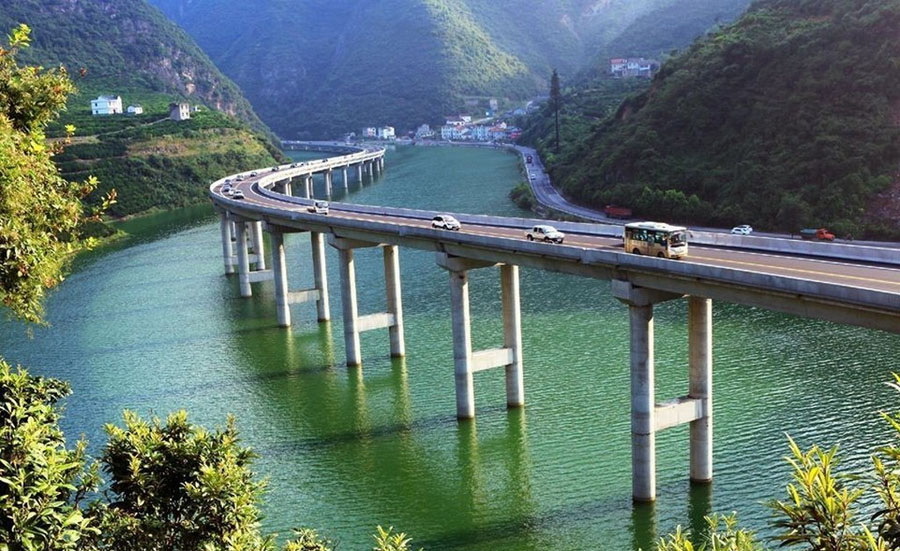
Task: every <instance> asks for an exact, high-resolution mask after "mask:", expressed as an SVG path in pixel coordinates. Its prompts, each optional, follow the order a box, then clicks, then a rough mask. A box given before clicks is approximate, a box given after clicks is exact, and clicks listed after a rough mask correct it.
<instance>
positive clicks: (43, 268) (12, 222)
mask: <svg viewBox="0 0 900 551" xmlns="http://www.w3.org/2000/svg"><path fill="white" fill-rule="evenodd" d="M29 37H30V29H29V28H28V27H27V26H25V25H22V26H19V27H18V28H16V30H15V31H13V33H12V35H11V36H10V37H9V42H10V49H3V48H0V184H2V185H0V298H2V301H3V304H4V305H5V306H7V307H8V308H9V309H10V310H11V311H12V312H13V313H14V314H15V315H17V316H19V317H21V318H23V319H25V320H27V321H31V322H38V321H40V320H41V317H42V313H43V306H42V299H43V297H44V293H45V291H46V289H47V288H50V287H53V286H54V285H56V284H58V283H59V282H60V281H61V280H62V277H63V275H62V272H63V267H64V264H65V262H66V261H67V260H68V259H69V257H70V255H71V254H72V253H73V252H74V251H76V250H77V249H78V248H79V247H80V246H81V245H82V243H80V242H79V241H78V239H77V233H78V227H79V225H80V224H81V222H82V221H83V218H84V217H83V216H82V207H81V202H80V198H81V197H83V196H84V195H86V194H87V193H90V192H91V191H92V190H93V188H94V187H95V186H96V180H94V179H93V178H85V179H84V180H83V181H67V180H65V179H63V178H61V177H60V175H59V173H58V172H57V169H56V167H55V166H54V165H53V161H52V159H51V156H52V154H53V150H52V149H51V148H50V147H48V146H47V144H46V140H45V137H44V130H43V128H44V126H45V125H46V124H47V123H48V122H49V121H51V120H52V119H53V118H54V117H55V116H56V115H57V113H58V112H59V111H60V110H61V109H63V108H64V107H65V102H66V99H67V98H68V96H69V94H71V93H72V91H73V90H74V87H73V85H72V83H71V81H70V80H69V78H68V75H67V74H66V72H65V71H64V70H62V69H57V70H50V71H44V70H41V69H40V68H37V67H29V66H24V67H20V66H19V65H18V64H17V62H16V59H15V55H16V54H17V53H18V52H19V50H20V49H21V48H25V47H27V46H28V44H29V40H30V38H29ZM101 203H102V201H101Z"/></svg>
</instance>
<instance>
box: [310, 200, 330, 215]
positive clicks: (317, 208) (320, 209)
mask: <svg viewBox="0 0 900 551" xmlns="http://www.w3.org/2000/svg"><path fill="white" fill-rule="evenodd" d="M306 210H308V211H309V212H314V213H316V214H328V201H313V204H312V205H310V206H308V207H306Z"/></svg>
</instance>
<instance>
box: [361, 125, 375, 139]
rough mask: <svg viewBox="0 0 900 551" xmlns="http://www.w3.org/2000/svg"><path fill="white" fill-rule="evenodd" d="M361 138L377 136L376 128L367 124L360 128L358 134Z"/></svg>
mask: <svg viewBox="0 0 900 551" xmlns="http://www.w3.org/2000/svg"><path fill="white" fill-rule="evenodd" d="M360 136H361V137H363V138H377V137H378V129H377V128H375V127H374V126H367V127H365V128H363V129H362V133H361V134H360Z"/></svg>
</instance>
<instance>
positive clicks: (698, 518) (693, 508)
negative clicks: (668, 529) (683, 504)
mask: <svg viewBox="0 0 900 551" xmlns="http://www.w3.org/2000/svg"><path fill="white" fill-rule="evenodd" d="M712 489H713V485H712V484H711V483H708V482H704V483H693V484H691V487H690V490H689V491H688V519H690V520H689V521H690V523H691V525H690V527H691V534H692V535H693V536H692V538H691V539H692V541H693V542H694V543H695V544H698V543H699V542H700V538H701V537H702V534H705V533H706V517H708V516H709V515H711V514H713V510H712V494H713V491H712Z"/></svg>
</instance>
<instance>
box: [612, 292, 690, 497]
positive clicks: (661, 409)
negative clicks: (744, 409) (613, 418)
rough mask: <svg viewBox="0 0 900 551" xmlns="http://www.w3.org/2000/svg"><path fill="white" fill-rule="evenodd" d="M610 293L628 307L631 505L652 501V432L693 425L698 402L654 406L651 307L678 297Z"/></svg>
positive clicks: (676, 402)
mask: <svg viewBox="0 0 900 551" xmlns="http://www.w3.org/2000/svg"><path fill="white" fill-rule="evenodd" d="M612 292H613V296H615V297H616V298H617V299H619V300H620V301H622V302H624V303H625V304H627V305H628V311H629V316H630V326H631V339H630V343H631V477H632V478H631V493H632V498H633V499H634V500H635V501H638V502H642V501H654V500H655V499H656V431H657V430H662V429H664V428H667V427H671V426H675V425H678V424H681V423H684V422H688V421H693V420H695V419H696V418H697V417H696V416H695V413H694V412H695V411H696V409H698V408H699V407H701V406H702V400H695V399H692V398H689V397H686V398H682V399H679V400H676V401H673V402H668V403H665V404H657V403H656V391H655V388H654V369H655V367H654V359H653V305H654V304H655V303H657V302H662V301H665V300H671V299H674V298H679V297H680V296H681V295H676V294H673V293H667V292H664V291H657V290H654V289H646V288H642V287H635V286H633V285H632V284H631V283H630V282H628V281H622V280H616V279H614V280H613V281H612Z"/></svg>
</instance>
